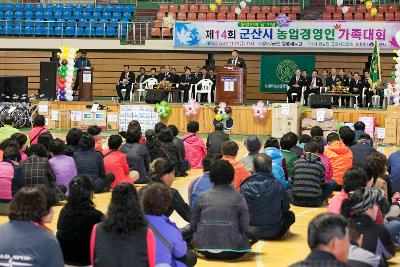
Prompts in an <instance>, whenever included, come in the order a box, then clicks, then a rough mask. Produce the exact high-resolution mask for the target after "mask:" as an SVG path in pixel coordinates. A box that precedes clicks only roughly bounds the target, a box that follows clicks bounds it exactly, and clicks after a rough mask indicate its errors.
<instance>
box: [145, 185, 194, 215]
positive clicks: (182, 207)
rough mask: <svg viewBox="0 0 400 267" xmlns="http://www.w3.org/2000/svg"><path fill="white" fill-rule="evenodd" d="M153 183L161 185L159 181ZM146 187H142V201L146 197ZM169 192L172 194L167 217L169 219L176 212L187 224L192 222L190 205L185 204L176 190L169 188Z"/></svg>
mask: <svg viewBox="0 0 400 267" xmlns="http://www.w3.org/2000/svg"><path fill="white" fill-rule="evenodd" d="M151 183H161V182H158V181H152V182H151ZM145 190H146V187H142V188H141V189H140V190H139V193H138V194H139V199H142V197H143V195H144V191H145ZM169 192H170V193H171V202H170V204H169V207H168V210H167V212H166V213H165V214H164V215H165V216H167V217H169V216H171V214H172V213H173V212H174V211H176V212H177V213H178V214H179V216H181V217H182V219H184V220H185V221H187V222H190V218H191V217H192V211H191V209H190V207H189V205H188V204H187V203H186V202H185V200H184V199H183V197H182V196H181V194H180V193H179V191H178V190H176V189H175V188H169Z"/></svg>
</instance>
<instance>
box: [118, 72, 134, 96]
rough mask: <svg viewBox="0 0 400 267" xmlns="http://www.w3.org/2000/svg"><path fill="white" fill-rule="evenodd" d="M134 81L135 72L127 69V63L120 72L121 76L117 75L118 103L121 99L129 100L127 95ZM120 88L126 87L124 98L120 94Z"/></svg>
mask: <svg viewBox="0 0 400 267" xmlns="http://www.w3.org/2000/svg"><path fill="white" fill-rule="evenodd" d="M134 81H135V74H134V73H133V72H132V71H129V65H124V70H123V71H122V72H121V76H120V77H119V81H118V84H117V86H116V89H117V94H118V97H119V102H120V103H121V102H122V101H123V100H125V101H127V100H129V95H130V93H131V90H132V83H133V82H134ZM122 89H126V93H125V98H124V97H123V95H122V92H121V90H122Z"/></svg>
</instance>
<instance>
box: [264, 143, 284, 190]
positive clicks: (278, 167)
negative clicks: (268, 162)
mask: <svg viewBox="0 0 400 267" xmlns="http://www.w3.org/2000/svg"><path fill="white" fill-rule="evenodd" d="M262 153H264V154H266V155H267V156H268V157H270V158H271V159H272V173H273V175H274V177H275V178H276V179H278V181H279V182H281V184H282V185H283V187H285V189H286V190H288V189H290V184H289V182H288V181H287V179H288V175H287V168H286V160H285V158H284V157H283V155H282V152H281V151H280V146H279V141H278V139H276V138H274V137H270V138H269V139H268V140H267V141H265V145H264V150H263V151H262Z"/></svg>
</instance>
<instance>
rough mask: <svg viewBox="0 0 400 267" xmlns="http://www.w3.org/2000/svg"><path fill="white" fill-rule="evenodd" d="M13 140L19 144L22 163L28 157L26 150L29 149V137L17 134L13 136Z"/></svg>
mask: <svg viewBox="0 0 400 267" xmlns="http://www.w3.org/2000/svg"><path fill="white" fill-rule="evenodd" d="M11 139H14V140H15V141H16V142H17V143H18V148H19V154H20V156H21V161H24V160H27V159H28V155H27V154H26V149H27V148H28V144H27V142H28V137H26V135H25V134H23V133H15V134H13V135H11Z"/></svg>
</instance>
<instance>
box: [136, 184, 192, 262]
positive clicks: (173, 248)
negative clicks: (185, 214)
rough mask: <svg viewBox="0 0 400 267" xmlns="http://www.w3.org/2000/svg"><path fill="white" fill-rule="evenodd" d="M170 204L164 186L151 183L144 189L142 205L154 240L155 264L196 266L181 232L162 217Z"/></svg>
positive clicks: (167, 192)
mask: <svg viewBox="0 0 400 267" xmlns="http://www.w3.org/2000/svg"><path fill="white" fill-rule="evenodd" d="M170 202H171V194H170V190H169V188H168V187H166V186H165V185H163V184H161V183H153V184H151V185H148V186H147V187H146V190H145V192H144V194H143V200H142V203H143V210H144V212H145V217H146V219H147V223H148V226H149V228H150V229H151V230H152V231H153V233H154V236H155V239H156V264H161V263H165V264H169V265H170V266H177V267H185V266H188V267H192V266H194V265H195V264H196V255H195V254H194V253H193V252H192V251H190V250H188V248H187V245H186V242H185V241H184V240H183V237H182V233H181V230H180V229H179V228H178V227H177V226H176V225H175V224H174V223H173V222H171V221H170V220H169V218H168V217H166V216H165V215H164V214H165V213H166V212H167V210H168V207H169V205H170Z"/></svg>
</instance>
